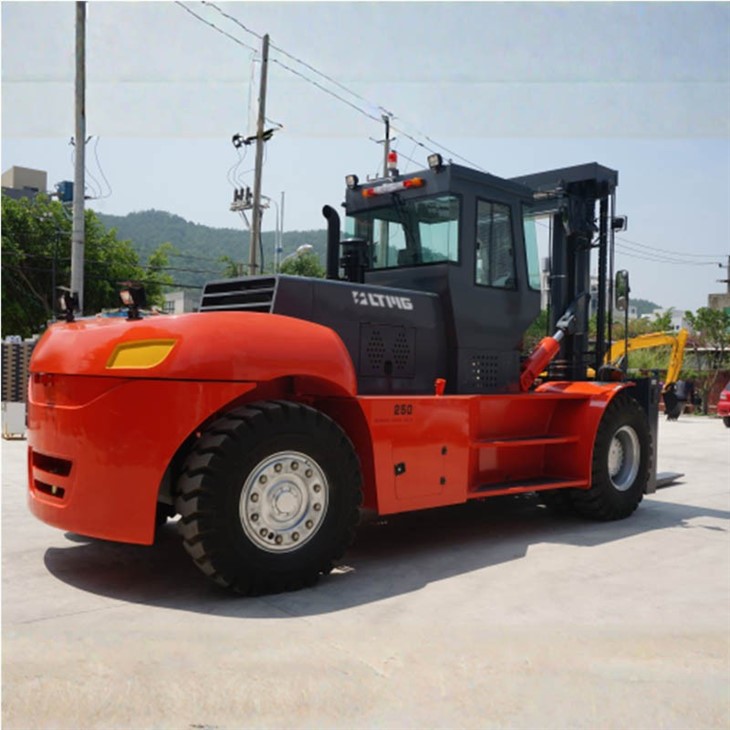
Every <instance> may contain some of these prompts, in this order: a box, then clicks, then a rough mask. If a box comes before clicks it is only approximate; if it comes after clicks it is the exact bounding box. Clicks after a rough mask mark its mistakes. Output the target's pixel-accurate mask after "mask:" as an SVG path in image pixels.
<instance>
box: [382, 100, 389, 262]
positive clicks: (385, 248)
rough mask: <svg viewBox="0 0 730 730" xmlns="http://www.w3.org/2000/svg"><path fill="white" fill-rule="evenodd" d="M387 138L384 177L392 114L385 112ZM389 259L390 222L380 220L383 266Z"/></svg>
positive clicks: (384, 150)
mask: <svg viewBox="0 0 730 730" xmlns="http://www.w3.org/2000/svg"><path fill="white" fill-rule="evenodd" d="M382 119H383V122H384V124H385V138H384V139H383V177H388V155H389V154H390V115H389V114H383V116H382ZM387 260H388V222H387V221H381V222H380V261H381V262H382V263H381V266H385V265H386V261H387Z"/></svg>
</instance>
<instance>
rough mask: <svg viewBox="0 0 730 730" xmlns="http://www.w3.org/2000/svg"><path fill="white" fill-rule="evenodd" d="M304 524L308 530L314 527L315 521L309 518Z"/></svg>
mask: <svg viewBox="0 0 730 730" xmlns="http://www.w3.org/2000/svg"><path fill="white" fill-rule="evenodd" d="M304 526H305V527H306V528H307V529H308V530H311V529H312V528H313V527H314V522H312V520H307V521H306V522H305V523H304Z"/></svg>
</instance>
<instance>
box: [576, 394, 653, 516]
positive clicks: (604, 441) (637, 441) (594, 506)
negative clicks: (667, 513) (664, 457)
mask: <svg viewBox="0 0 730 730" xmlns="http://www.w3.org/2000/svg"><path fill="white" fill-rule="evenodd" d="M651 449H652V442H651V433H650V431H649V423H648V421H647V418H646V415H645V414H644V411H643V410H642V409H641V407H640V406H639V404H638V403H637V402H636V401H635V400H634V399H633V398H632V397H631V396H629V395H628V394H625V393H621V394H619V395H617V396H616V397H615V398H614V399H613V400H612V401H611V402H610V403H609V404H608V406H607V407H606V410H605V412H604V414H603V417H602V418H601V422H600V424H599V427H598V433H597V434H596V442H595V444H594V447H593V469H592V480H591V487H590V489H587V490H575V492H574V493H573V506H574V507H575V509H576V511H577V512H578V513H579V514H581V515H583V516H585V517H590V518H592V519H596V520H620V519H623V518H624V517H628V516H629V515H630V514H632V513H633V512H634V511H635V510H636V508H637V507H638V506H639V503H640V502H641V500H642V498H643V496H644V490H645V489H646V484H647V482H648V480H649V465H650V462H651V459H650V456H651Z"/></svg>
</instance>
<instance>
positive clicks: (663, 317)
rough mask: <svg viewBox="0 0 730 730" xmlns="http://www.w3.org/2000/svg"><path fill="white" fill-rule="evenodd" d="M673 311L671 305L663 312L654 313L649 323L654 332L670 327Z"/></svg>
mask: <svg viewBox="0 0 730 730" xmlns="http://www.w3.org/2000/svg"><path fill="white" fill-rule="evenodd" d="M673 312H674V309H673V308H672V307H669V309H667V311H666V312H664V313H663V314H659V313H657V314H655V315H654V320H653V322H652V323H651V326H652V327H653V328H654V331H655V332H667V331H668V330H671V329H672V313H673Z"/></svg>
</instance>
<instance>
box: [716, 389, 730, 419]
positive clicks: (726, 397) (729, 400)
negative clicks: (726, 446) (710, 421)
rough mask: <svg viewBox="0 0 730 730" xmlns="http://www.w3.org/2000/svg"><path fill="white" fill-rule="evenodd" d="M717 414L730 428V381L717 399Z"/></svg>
mask: <svg viewBox="0 0 730 730" xmlns="http://www.w3.org/2000/svg"><path fill="white" fill-rule="evenodd" d="M717 415H718V416H720V417H721V418H722V422H723V423H724V424H725V425H726V426H727V427H728V428H730V383H728V384H727V385H726V386H725V387H724V388H723V390H722V393H720V400H719V401H717Z"/></svg>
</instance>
